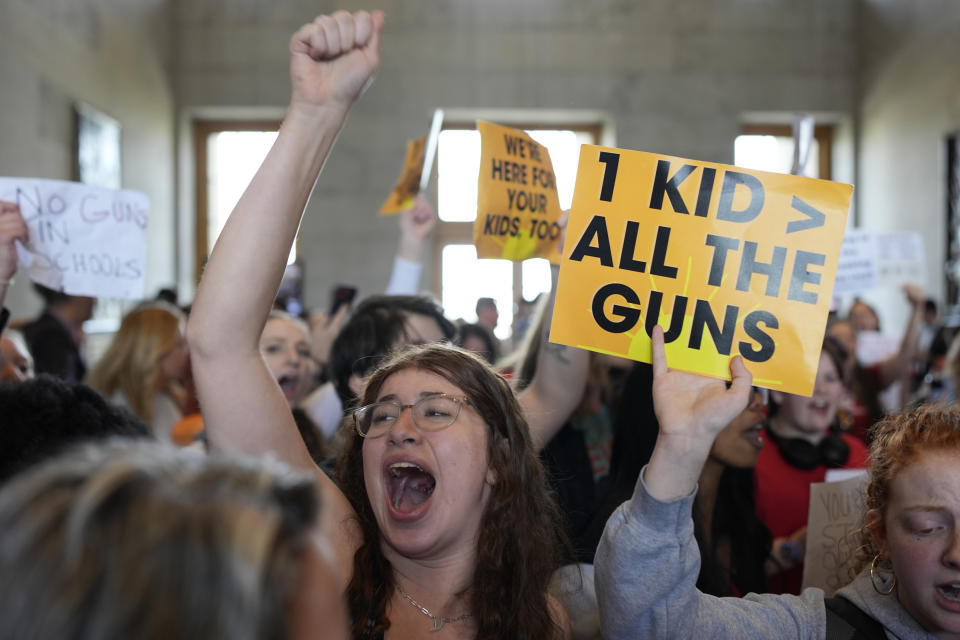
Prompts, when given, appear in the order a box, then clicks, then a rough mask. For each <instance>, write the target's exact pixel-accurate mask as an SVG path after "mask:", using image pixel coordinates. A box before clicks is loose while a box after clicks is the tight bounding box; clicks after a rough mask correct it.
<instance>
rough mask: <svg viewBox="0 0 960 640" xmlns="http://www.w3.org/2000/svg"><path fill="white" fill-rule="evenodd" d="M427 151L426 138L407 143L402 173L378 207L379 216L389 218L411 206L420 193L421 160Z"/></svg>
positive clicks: (422, 137)
mask: <svg viewBox="0 0 960 640" xmlns="http://www.w3.org/2000/svg"><path fill="white" fill-rule="evenodd" d="M426 149H427V136H421V137H419V138H417V139H416V140H410V141H408V142H407V155H406V157H405V158H404V160H403V171H401V172H400V178H398V179H397V183H396V184H395V185H393V191H391V192H390V195H389V196H387V199H386V200H384V202H383V206H381V207H380V215H382V216H389V215H394V214H397V213H400V212H401V211H404V210H406V209H409V208H410V207H412V206H413V199H414V198H415V197H417V194H418V193H420V176H421V174H422V173H423V159H424V155H425V153H426Z"/></svg>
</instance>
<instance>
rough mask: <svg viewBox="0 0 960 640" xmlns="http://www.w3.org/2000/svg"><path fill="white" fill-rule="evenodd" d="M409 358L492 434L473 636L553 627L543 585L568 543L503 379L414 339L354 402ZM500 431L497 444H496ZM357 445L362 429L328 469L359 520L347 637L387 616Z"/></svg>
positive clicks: (385, 581)
mask: <svg viewBox="0 0 960 640" xmlns="http://www.w3.org/2000/svg"><path fill="white" fill-rule="evenodd" d="M410 368H414V369H421V370H424V371H428V372H430V373H434V374H436V375H439V376H442V377H443V378H445V379H446V380H448V381H450V382H451V383H452V384H454V385H456V386H457V387H459V388H460V389H461V390H462V391H463V392H464V394H465V395H466V396H467V397H468V398H469V399H470V404H471V406H472V407H473V408H474V409H475V410H476V411H477V413H478V414H479V415H480V416H481V417H482V418H483V420H484V422H486V423H487V424H488V425H489V426H490V427H491V429H492V432H493V433H494V434H497V436H499V437H491V438H489V440H488V444H487V455H488V459H489V464H490V467H491V468H492V469H493V470H494V471H495V472H496V474H497V478H498V481H497V483H496V484H494V485H493V486H492V487H491V494H490V499H489V501H488V503H487V505H486V508H485V511H484V514H483V517H482V520H481V524H480V534H479V537H478V541H477V565H476V570H475V573H474V578H473V590H472V592H471V594H470V610H471V612H472V614H473V617H474V619H475V620H476V621H477V624H478V630H477V638H479V639H482V640H493V639H499V638H518V639H531V640H532V639H534V638H537V639H539V638H552V637H559V636H560V633H561V631H560V628H559V627H558V625H557V624H556V623H555V621H554V620H553V618H552V616H551V607H550V606H549V604H548V598H547V587H548V583H549V581H550V577H551V576H552V574H553V572H554V571H555V570H556V569H557V568H558V567H559V566H560V565H561V564H562V563H563V558H564V557H565V555H564V554H565V553H568V552H569V543H568V542H567V541H566V539H565V538H564V534H563V533H562V531H563V527H562V520H561V515H560V512H559V509H558V508H557V506H556V502H555V501H554V500H553V497H552V496H551V495H550V493H549V491H548V489H547V484H546V479H545V476H544V471H543V468H542V466H541V464H540V461H539V459H538V458H537V455H536V452H535V451H534V449H533V445H532V444H531V441H530V433H529V429H528V426H527V422H526V420H525V419H524V417H523V413H522V411H521V409H520V405H519V403H518V402H517V399H516V396H515V395H514V393H513V391H512V390H511V388H510V385H509V384H508V383H507V381H506V380H505V379H504V378H503V377H501V376H500V375H498V374H497V373H496V372H495V371H493V369H491V368H490V367H489V366H488V365H487V364H486V363H485V362H484V361H483V360H482V359H480V358H479V357H478V356H476V355H474V354H472V353H470V352H467V351H464V350H463V349H459V348H457V347H453V346H446V345H439V344H433V345H425V346H417V347H410V348H407V349H406V350H404V351H401V352H400V353H398V354H396V355H394V357H393V358H392V359H391V360H389V361H388V362H387V363H385V364H384V365H383V366H382V367H380V368H379V369H378V370H377V371H376V372H374V373H373V375H371V376H370V378H369V380H368V381H367V384H366V387H365V389H364V391H363V394H362V396H361V400H362V402H361V404H364V405H365V404H368V403H371V402H375V401H376V397H377V395H378V393H379V391H380V389H381V387H382V386H383V384H384V383H385V382H386V380H387V378H389V377H390V376H391V375H393V374H394V373H397V372H399V371H402V370H405V369H410ZM504 439H505V440H506V442H507V445H508V446H506V447H504V446H502V441H503V440H504ZM362 446H363V439H362V438H361V437H360V436H359V435H354V437H353V440H352V442H351V443H350V446H349V449H348V450H347V451H346V453H345V455H343V456H342V457H341V459H340V460H339V462H338V467H337V478H338V481H339V483H340V487H341V488H342V489H343V492H344V493H345V494H346V496H347V497H348V498H349V499H350V501H351V503H352V504H353V507H354V509H355V510H356V512H357V519H358V520H359V524H360V527H361V529H362V530H363V544H362V545H361V546H360V548H359V549H358V550H357V553H356V555H355V556H354V570H353V578H352V580H351V582H350V585H349V588H348V591H347V596H348V601H349V604H350V614H351V616H352V619H353V632H354V637H364V636H367V637H375V636H376V635H378V634H379V633H382V632H383V631H384V630H386V629H387V628H388V627H389V626H390V622H389V620H388V619H387V614H386V606H387V603H388V601H389V599H390V594H391V593H392V592H393V588H394V585H395V581H394V576H393V571H392V570H391V567H390V565H389V563H388V562H387V560H386V559H385V558H384V557H383V554H382V553H381V550H380V542H381V536H380V529H379V527H378V525H377V521H376V519H375V517H374V514H373V510H372V508H371V506H370V500H369V497H368V495H367V492H366V487H365V484H364V479H363V458H362Z"/></svg>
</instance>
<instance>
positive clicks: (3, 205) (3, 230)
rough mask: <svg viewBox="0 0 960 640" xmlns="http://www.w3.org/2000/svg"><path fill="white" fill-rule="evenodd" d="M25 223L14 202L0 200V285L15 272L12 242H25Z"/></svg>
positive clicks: (15, 252) (15, 265) (15, 248)
mask: <svg viewBox="0 0 960 640" xmlns="http://www.w3.org/2000/svg"><path fill="white" fill-rule="evenodd" d="M27 234H28V232H27V223H26V222H24V220H23V216H22V215H21V213H20V207H18V206H17V205H16V203H14V202H6V201H3V200H0V285H5V284H7V283H8V282H9V281H10V279H11V278H13V274H14V273H16V271H17V247H16V244H15V242H14V241H16V240H19V241H20V242H22V243H26V242H27Z"/></svg>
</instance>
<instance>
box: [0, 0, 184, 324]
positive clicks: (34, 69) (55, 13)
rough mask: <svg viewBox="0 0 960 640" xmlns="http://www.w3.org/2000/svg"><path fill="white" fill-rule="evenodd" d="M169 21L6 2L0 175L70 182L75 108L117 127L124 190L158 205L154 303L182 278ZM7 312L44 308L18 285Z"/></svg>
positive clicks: (151, 277) (151, 5)
mask: <svg viewBox="0 0 960 640" xmlns="http://www.w3.org/2000/svg"><path fill="white" fill-rule="evenodd" d="M170 17H171V8H170V6H169V5H168V2H167V1H166V0H69V2H64V1H62V0H0V150H2V152H0V175H3V176H32V177H43V178H58V179H71V177H72V166H73V164H72V163H73V161H72V149H73V137H74V131H73V112H72V105H73V103H74V102H75V101H83V102H87V103H89V104H90V105H92V106H94V107H96V108H97V109H99V110H101V111H103V112H105V113H107V114H108V115H110V116H112V117H113V118H115V119H117V120H119V121H120V123H121V126H122V127H123V131H122V153H123V158H122V162H123V165H122V173H123V186H124V187H126V188H130V189H137V190H140V191H144V192H146V193H147V195H149V196H150V200H151V207H152V211H151V220H150V223H149V236H148V237H149V240H148V261H147V292H148V293H152V292H153V291H155V290H156V288H157V287H159V286H162V285H165V284H169V283H172V282H174V280H175V277H176V273H175V268H176V262H175V261H174V260H173V256H174V255H175V252H176V242H175V238H176V235H175V224H176V220H175V216H174V202H175V199H174V190H175V183H174V155H173V143H174V123H175V119H174V117H175V109H174V99H173V91H172V86H171V82H170V75H169V67H170V48H171V45H172V40H171V34H170V24H171V20H170ZM6 304H7V306H8V307H9V308H10V309H11V311H12V313H13V315H14V317H20V316H28V315H32V314H34V313H35V312H36V311H37V309H38V308H39V306H40V300H39V297H37V296H36V295H35V294H34V293H33V292H32V290H31V289H30V286H29V283H28V281H27V278H26V277H20V278H18V279H17V283H16V285H15V286H14V287H13V289H12V290H11V291H10V292H9V293H8V298H7V301H6Z"/></svg>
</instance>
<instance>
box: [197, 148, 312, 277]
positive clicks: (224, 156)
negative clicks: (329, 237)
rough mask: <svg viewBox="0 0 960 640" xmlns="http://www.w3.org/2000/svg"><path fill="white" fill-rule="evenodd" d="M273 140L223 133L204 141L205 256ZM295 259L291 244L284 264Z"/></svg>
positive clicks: (295, 251)
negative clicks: (205, 197) (205, 163)
mask: <svg viewBox="0 0 960 640" xmlns="http://www.w3.org/2000/svg"><path fill="white" fill-rule="evenodd" d="M276 139H277V132H276V131H223V132H220V133H214V134H211V135H210V137H209V138H208V139H207V157H208V158H209V160H208V166H207V176H208V180H209V184H208V185H207V193H208V194H209V202H208V212H209V213H208V216H207V238H208V244H209V246H208V247H207V252H208V253H209V252H210V251H212V250H213V245H214V243H216V241H217V238H218V237H219V236H220V232H221V231H223V225H224V224H225V223H226V221H227V217H228V216H229V215H230V212H231V211H233V208H234V207H235V206H237V201H239V200H240V196H242V195H243V192H244V191H245V190H246V188H247V185H248V184H250V181H251V180H252V179H253V176H254V174H255V173H256V172H257V169H259V168H260V165H261V164H262V163H263V159H264V158H265V157H266V156H267V152H268V151H270V147H271V146H273V142H274V140H276ZM296 259H297V247H296V244H294V246H293V248H292V249H291V251H290V257H289V258H288V260H287V264H292V263H293V262H295V261H296Z"/></svg>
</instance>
